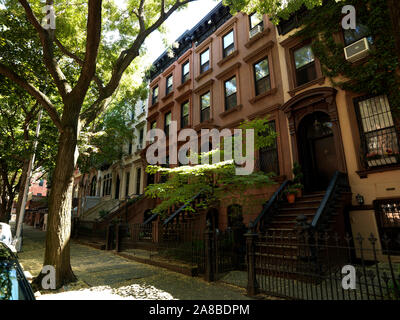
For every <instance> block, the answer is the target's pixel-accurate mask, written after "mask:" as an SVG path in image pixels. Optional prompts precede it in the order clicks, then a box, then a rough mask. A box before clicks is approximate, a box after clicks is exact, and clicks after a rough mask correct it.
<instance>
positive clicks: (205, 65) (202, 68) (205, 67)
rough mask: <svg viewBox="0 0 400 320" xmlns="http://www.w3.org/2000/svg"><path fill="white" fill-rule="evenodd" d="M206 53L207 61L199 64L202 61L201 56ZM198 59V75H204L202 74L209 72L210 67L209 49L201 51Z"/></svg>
mask: <svg viewBox="0 0 400 320" xmlns="http://www.w3.org/2000/svg"><path fill="white" fill-rule="evenodd" d="M206 52H208V60H207V61H206V62H205V63H202V62H201V61H202V56H203V54H205V53H206ZM199 58H200V74H202V73H204V72H206V71H208V70H210V66H211V61H210V58H211V57H210V48H207V49H205V50H203V51H202V52H201V53H200V55H199Z"/></svg>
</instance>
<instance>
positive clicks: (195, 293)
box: [19, 226, 250, 300]
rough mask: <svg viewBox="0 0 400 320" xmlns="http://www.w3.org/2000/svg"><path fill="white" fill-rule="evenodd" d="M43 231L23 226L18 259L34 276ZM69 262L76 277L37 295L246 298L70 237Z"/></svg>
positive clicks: (38, 266)
mask: <svg viewBox="0 0 400 320" xmlns="http://www.w3.org/2000/svg"><path fill="white" fill-rule="evenodd" d="M44 242H45V232H42V231H40V230H37V229H33V228H32V227H29V226H24V243H23V251H22V252H21V253H19V260H20V263H21V265H22V266H23V268H24V270H25V271H29V272H30V273H31V274H32V275H33V276H36V275H37V274H38V273H39V272H40V270H41V267H42V263H43V256H44ZM71 264H72V269H73V271H74V273H75V275H76V276H77V277H78V279H79V281H78V282H77V283H75V284H71V285H70V286H67V287H66V288H63V289H60V290H59V291H60V292H58V293H56V294H48V293H47V292H43V295H42V296H41V297H39V299H123V298H125V299H155V300H157V299H178V300H181V299H183V300H217V299H219V300H246V299H250V298H249V297H246V296H245V295H244V294H245V290H243V289H239V288H235V287H231V286H227V285H223V284H221V283H207V282H205V281H203V280H202V279H201V278H198V277H189V276H185V275H182V274H179V273H175V272H172V271H168V270H166V269H164V268H159V267H154V266H149V265H145V264H142V263H139V262H136V261H132V260H128V259H125V258H123V257H120V256H117V255H115V254H113V253H112V252H108V251H102V250H97V249H93V248H91V247H88V246H84V245H80V244H77V243H75V242H74V241H72V243H71Z"/></svg>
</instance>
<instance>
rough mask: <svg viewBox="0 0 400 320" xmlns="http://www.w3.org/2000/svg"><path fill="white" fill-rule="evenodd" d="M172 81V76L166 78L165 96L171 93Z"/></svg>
mask: <svg viewBox="0 0 400 320" xmlns="http://www.w3.org/2000/svg"><path fill="white" fill-rule="evenodd" d="M173 80H174V79H173V77H172V74H170V75H169V76H168V77H167V80H166V83H167V85H166V87H167V89H166V92H165V94H169V93H170V92H172V87H173Z"/></svg>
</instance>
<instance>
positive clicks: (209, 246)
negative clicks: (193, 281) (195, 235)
mask: <svg viewBox="0 0 400 320" xmlns="http://www.w3.org/2000/svg"><path fill="white" fill-rule="evenodd" d="M210 227H211V226H210V223H207V229H206V231H205V232H204V240H205V254H206V256H205V263H206V270H205V271H206V272H205V280H206V281H208V282H212V281H214V268H213V259H214V257H213V234H214V233H213V232H212V230H211V228H210Z"/></svg>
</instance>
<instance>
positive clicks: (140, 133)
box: [138, 128, 144, 146]
mask: <svg viewBox="0 0 400 320" xmlns="http://www.w3.org/2000/svg"><path fill="white" fill-rule="evenodd" d="M143 138H144V128H141V129H140V130H139V141H138V142H139V145H140V146H142V143H143Z"/></svg>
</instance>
